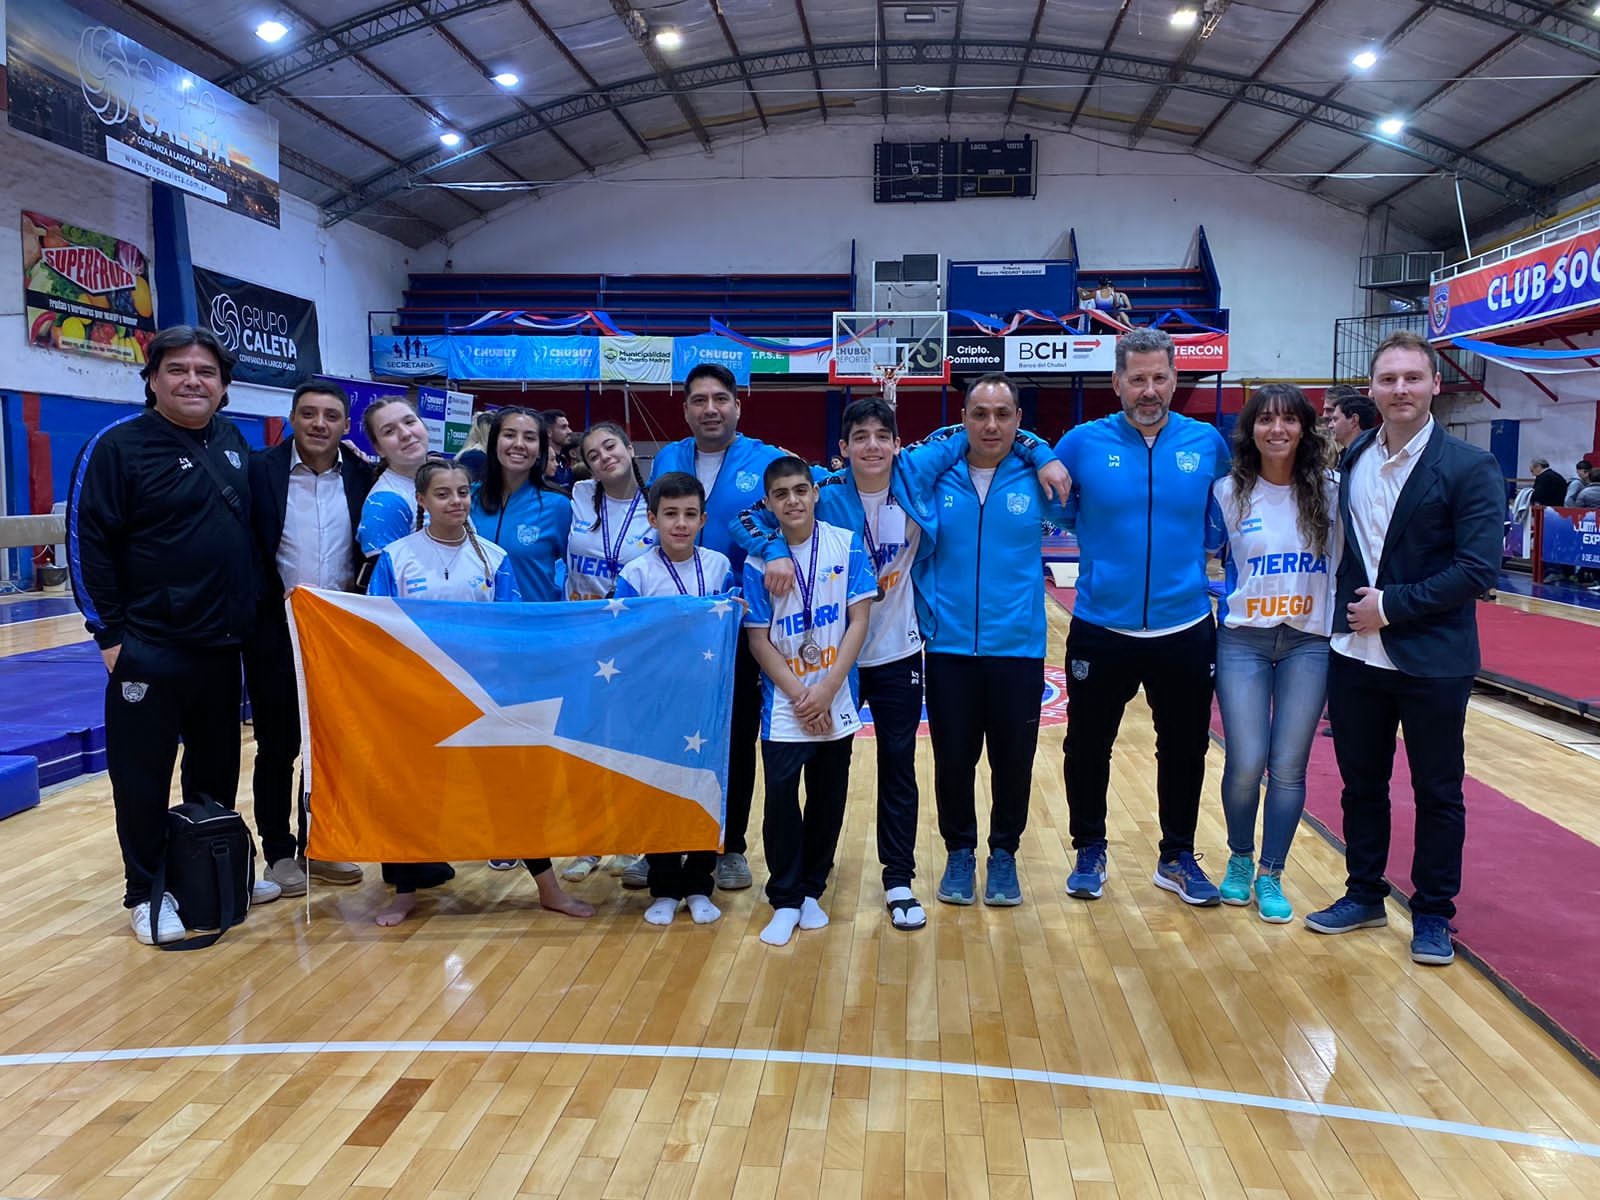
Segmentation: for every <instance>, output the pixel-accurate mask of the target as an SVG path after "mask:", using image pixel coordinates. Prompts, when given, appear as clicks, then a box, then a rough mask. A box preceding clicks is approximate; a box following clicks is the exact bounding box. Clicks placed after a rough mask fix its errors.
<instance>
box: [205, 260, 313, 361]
mask: <svg viewBox="0 0 1600 1200" xmlns="http://www.w3.org/2000/svg"><path fill="white" fill-rule="evenodd" d="M194 290H195V305H196V307H197V308H198V309H199V313H200V322H201V324H203V325H209V326H210V327H211V332H212V333H214V334H216V335H217V337H218V338H219V339H221V341H222V344H223V345H224V346H226V347H227V348H228V349H229V350H230V351H231V352H232V353H233V355H234V356H235V357H236V358H237V359H238V362H237V364H236V365H235V366H234V368H233V378H234V381H235V382H237V383H259V384H262V385H263V386H266V387H279V388H293V387H296V386H298V385H299V384H300V383H302V382H303V381H304V380H306V379H309V378H310V377H311V376H313V375H316V374H319V373H320V372H321V370H322V348H321V347H320V346H319V345H318V341H317V306H316V304H314V303H313V302H312V301H310V300H302V299H301V298H300V297H299V296H291V295H289V294H288V293H287V292H278V291H274V290H273V289H272V288H267V287H261V286H260V285H258V284H254V283H246V282H245V281H244V280H242V279H235V278H233V276H231V275H219V274H217V272H215V271H207V270H206V269H205V268H204V267H196V268H195V269H194Z"/></svg>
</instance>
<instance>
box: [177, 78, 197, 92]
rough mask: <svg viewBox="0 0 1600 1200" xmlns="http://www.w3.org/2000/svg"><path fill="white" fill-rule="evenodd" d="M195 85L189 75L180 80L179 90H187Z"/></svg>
mask: <svg viewBox="0 0 1600 1200" xmlns="http://www.w3.org/2000/svg"><path fill="white" fill-rule="evenodd" d="M193 86H194V80H192V79H190V78H189V77H188V76H187V75H185V76H184V77H183V78H182V79H180V80H179V81H178V90H179V91H181V92H187V91H188V90H189V89H190V88H192V87H193Z"/></svg>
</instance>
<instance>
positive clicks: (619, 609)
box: [606, 596, 628, 617]
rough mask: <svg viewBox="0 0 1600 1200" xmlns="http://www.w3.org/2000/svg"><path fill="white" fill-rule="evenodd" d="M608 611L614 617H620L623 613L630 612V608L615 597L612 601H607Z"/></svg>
mask: <svg viewBox="0 0 1600 1200" xmlns="http://www.w3.org/2000/svg"><path fill="white" fill-rule="evenodd" d="M606 611H607V612H608V613H610V614H611V615H612V616H613V617H620V616H621V615H622V614H623V613H625V612H627V611H628V606H627V605H626V604H625V603H623V602H622V601H621V600H619V599H617V598H616V597H615V596H613V597H611V599H609V600H607V601H606Z"/></svg>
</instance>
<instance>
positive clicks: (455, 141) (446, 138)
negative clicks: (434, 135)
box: [439, 129, 461, 150]
mask: <svg viewBox="0 0 1600 1200" xmlns="http://www.w3.org/2000/svg"><path fill="white" fill-rule="evenodd" d="M439 140H440V141H441V142H443V143H444V144H445V145H446V146H447V147H449V148H450V149H451V150H454V149H455V148H456V147H457V146H459V145H461V135H460V134H459V133H457V132H456V131H455V130H453V129H446V130H445V131H444V132H443V133H441V134H440V135H439Z"/></svg>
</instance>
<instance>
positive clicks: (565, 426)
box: [539, 408, 583, 491]
mask: <svg viewBox="0 0 1600 1200" xmlns="http://www.w3.org/2000/svg"><path fill="white" fill-rule="evenodd" d="M539 415H540V417H541V418H543V420H544V427H545V430H546V431H547V433H548V434H549V437H550V455H551V459H552V460H553V461H552V469H551V470H549V471H547V472H546V474H545V478H546V479H548V480H549V481H550V482H551V483H553V484H555V485H556V486H557V487H562V488H566V489H568V490H569V491H570V490H571V488H572V482H573V480H575V479H576V478H577V475H576V474H575V473H574V471H573V467H572V458H573V454H572V452H573V451H574V450H576V449H577V446H578V439H579V438H580V437H582V436H583V435H582V434H580V433H577V432H575V431H574V430H573V428H572V423H571V422H570V421H568V420H567V414H566V413H564V412H562V411H561V410H560V409H559V408H547V409H545V410H544V412H542V413H540V414H539Z"/></svg>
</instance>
